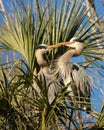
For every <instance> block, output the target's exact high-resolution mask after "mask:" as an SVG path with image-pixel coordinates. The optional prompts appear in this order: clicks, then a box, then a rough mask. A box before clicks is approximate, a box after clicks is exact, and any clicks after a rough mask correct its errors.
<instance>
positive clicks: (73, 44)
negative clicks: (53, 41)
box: [56, 37, 83, 54]
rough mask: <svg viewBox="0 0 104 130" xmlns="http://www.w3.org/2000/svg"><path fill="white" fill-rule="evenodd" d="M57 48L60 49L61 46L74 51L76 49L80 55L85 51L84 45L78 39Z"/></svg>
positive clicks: (62, 43) (59, 44)
mask: <svg viewBox="0 0 104 130" xmlns="http://www.w3.org/2000/svg"><path fill="white" fill-rule="evenodd" d="M56 46H57V47H60V46H67V47H70V48H72V49H75V51H76V53H77V54H80V53H81V52H82V50H83V43H82V42H81V40H80V39H79V38H77V37H73V38H72V39H70V41H69V42H61V43H58V44H57V45H56Z"/></svg>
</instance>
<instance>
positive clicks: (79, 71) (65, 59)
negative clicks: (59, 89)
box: [55, 38, 93, 111]
mask: <svg viewBox="0 0 104 130" xmlns="http://www.w3.org/2000/svg"><path fill="white" fill-rule="evenodd" d="M62 45H65V46H68V47H71V49H70V50H68V51H67V52H65V53H64V54H63V55H61V56H60V57H59V58H58V60H57V64H56V69H55V70H56V71H57V73H58V75H59V76H60V78H61V79H63V82H64V84H65V85H68V84H69V87H68V90H69V91H71V93H70V94H71V96H73V99H77V101H79V102H80V101H82V103H80V108H82V109H84V110H86V111H90V110H91V104H90V103H91V102H90V96H91V88H92V87H93V84H92V80H91V78H90V76H89V75H88V74H86V73H85V71H84V69H83V68H82V67H81V66H79V65H78V64H76V63H72V62H70V59H71V58H72V57H73V56H78V55H80V54H81V52H82V51H83V43H81V42H79V39H77V38H72V39H71V40H70V41H69V42H63V43H59V44H57V46H62ZM74 97H76V98H74Z"/></svg>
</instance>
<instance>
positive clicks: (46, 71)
mask: <svg viewBox="0 0 104 130" xmlns="http://www.w3.org/2000/svg"><path fill="white" fill-rule="evenodd" d="M40 72H42V73H44V74H50V71H49V66H48V65H47V66H42V67H40Z"/></svg>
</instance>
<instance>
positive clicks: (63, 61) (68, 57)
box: [59, 50, 75, 64]
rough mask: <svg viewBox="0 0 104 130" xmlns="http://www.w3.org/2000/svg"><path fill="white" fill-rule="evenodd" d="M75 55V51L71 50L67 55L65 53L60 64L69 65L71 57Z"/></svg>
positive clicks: (60, 59)
mask: <svg viewBox="0 0 104 130" xmlns="http://www.w3.org/2000/svg"><path fill="white" fill-rule="evenodd" d="M74 55H75V50H69V51H67V52H66V53H64V54H63V55H62V56H61V57H60V58H59V62H60V63H64V64H65V63H67V62H69V60H70V59H71V57H73V56H74Z"/></svg>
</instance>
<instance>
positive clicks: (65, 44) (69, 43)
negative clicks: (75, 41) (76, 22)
mask: <svg viewBox="0 0 104 130" xmlns="http://www.w3.org/2000/svg"><path fill="white" fill-rule="evenodd" d="M71 44H72V43H71V42H61V43H58V44H57V45H56V46H57V47H60V46H68V45H71Z"/></svg>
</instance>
